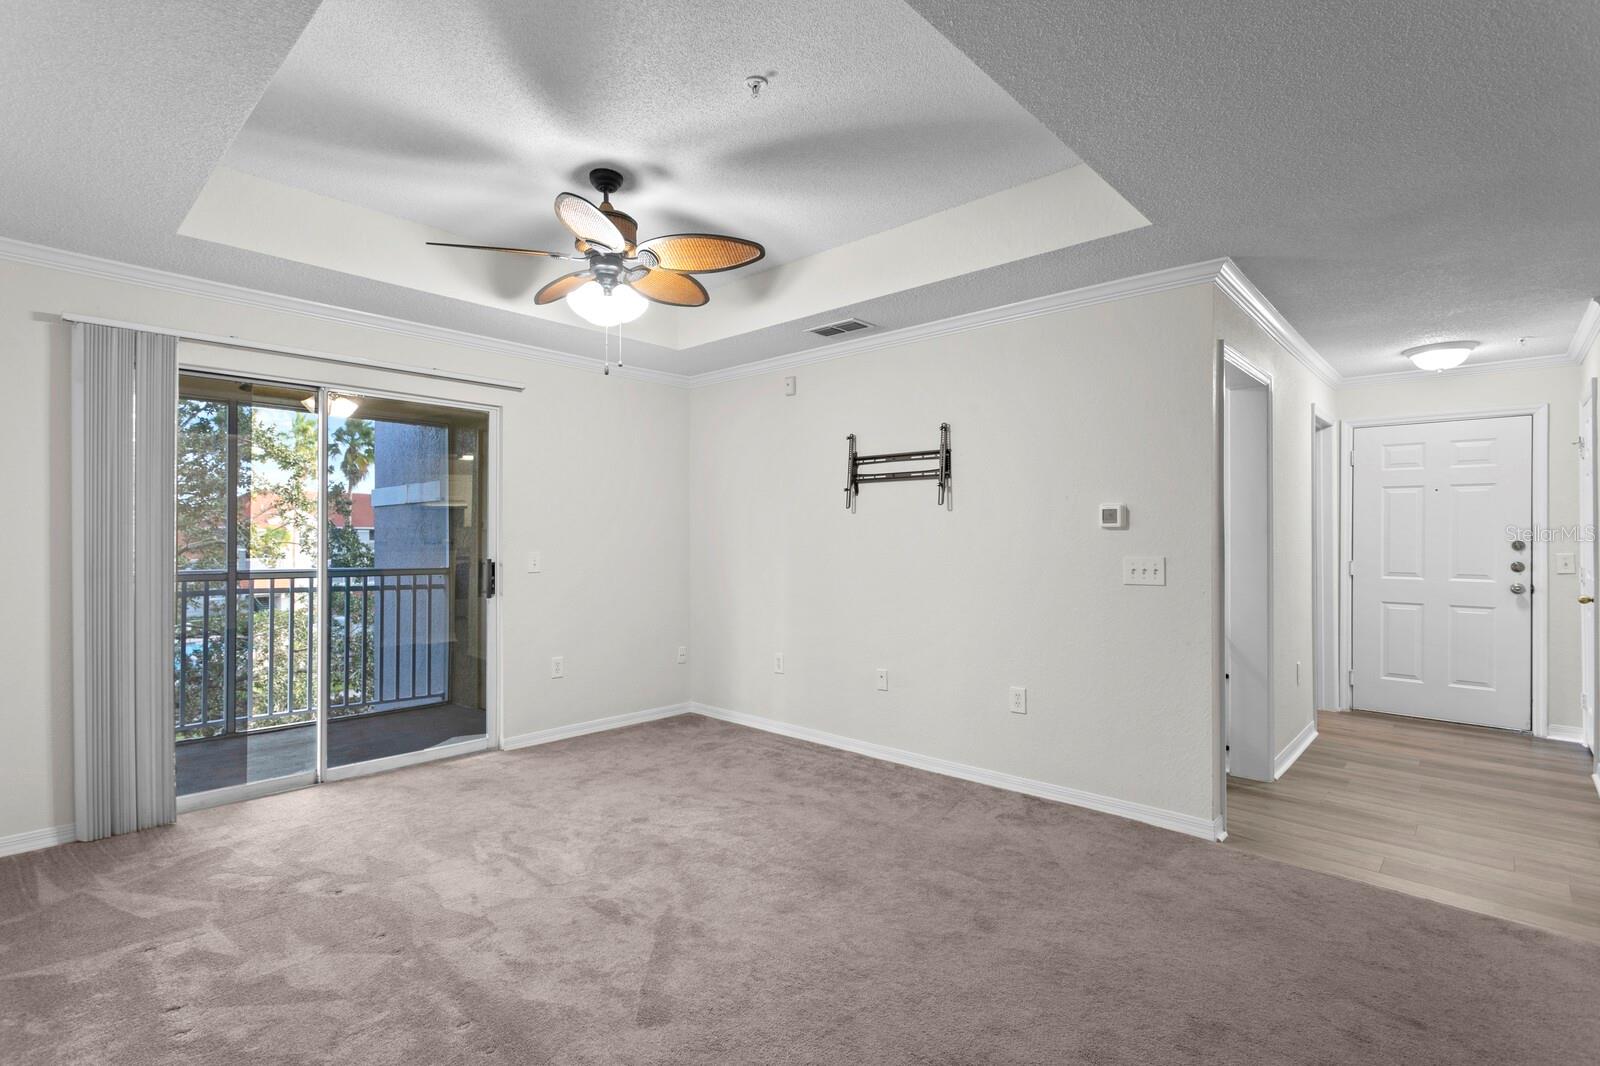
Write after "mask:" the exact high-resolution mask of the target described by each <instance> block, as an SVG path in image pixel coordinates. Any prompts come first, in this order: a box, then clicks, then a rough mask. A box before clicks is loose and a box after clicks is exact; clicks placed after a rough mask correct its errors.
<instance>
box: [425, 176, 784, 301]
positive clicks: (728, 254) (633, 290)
mask: <svg viewBox="0 0 1600 1066" xmlns="http://www.w3.org/2000/svg"><path fill="white" fill-rule="evenodd" d="M589 183H590V184H591V185H593V186H594V187H595V189H596V190H598V191H599V193H600V195H601V200H600V205H599V206H598V207H596V206H595V205H594V204H592V203H590V202H589V201H588V200H586V199H584V198H583V197H582V196H579V195H578V194H577V193H572V192H564V193H562V194H561V195H559V196H557V197H556V218H557V219H558V220H560V222H561V224H562V225H563V226H566V227H567V229H569V230H571V231H572V235H573V236H574V237H575V238H577V239H576V241H575V242H574V244H575V247H576V248H577V251H578V254H577V255H569V254H567V253H564V252H547V251H544V250H543V249H539V248H502V247H498V246H496V245H491V244H450V243H447V242H445V241H429V242H428V243H429V244H431V245H436V246H438V247H440V248H475V249H478V250H480V251H485V252H510V253H512V254H514V255H537V256H544V257H546V258H549V259H564V260H570V261H572V262H578V263H583V264H585V265H584V268H583V269H582V270H575V271H573V272H572V273H570V274H563V275H562V276H561V277H559V278H557V279H555V280H554V281H552V282H550V283H549V284H548V285H546V286H545V287H544V288H542V289H540V290H539V291H538V293H537V294H535V296H534V298H533V302H534V303H536V304H550V303H555V302H556V301H557V300H559V299H562V298H563V297H565V298H566V301H567V305H568V306H569V307H571V308H572V309H573V310H574V311H576V312H577V313H578V314H579V315H580V316H582V317H583V318H584V319H585V320H587V321H589V322H592V323H594V324H595V325H597V326H616V325H620V324H622V323H624V322H632V321H633V320H634V319H636V318H638V317H639V316H640V315H642V314H644V312H645V309H646V308H647V307H649V306H650V301H652V300H653V301H655V302H656V303H660V304H672V305H674V306H676V307H699V306H701V305H703V304H704V303H705V302H706V301H708V300H709V299H711V296H710V294H709V293H707V292H706V290H705V286H703V285H701V284H700V283H699V282H698V281H696V280H695V279H694V278H693V277H691V276H690V275H692V274H715V273H718V272H720V271H723V270H733V269H735V268H737V267H742V266H748V265H749V264H751V263H754V262H756V261H757V260H759V259H761V258H762V257H763V256H765V255H766V254H767V250H766V249H765V248H763V247H761V245H759V244H757V243H756V242H755V241H747V240H745V239H744V238H742V237H725V236H723V235H721V234H717V233H670V234H668V235H666V236H664V237H652V238H650V239H649V240H647V241H643V242H640V241H639V239H638V237H639V223H638V222H636V221H634V219H633V216H632V215H629V214H626V213H624V212H622V211H618V210H617V209H616V208H615V207H612V206H611V194H612V193H614V192H616V191H617V190H618V189H620V188H622V175H621V174H619V173H617V172H616V171H615V170H611V169H610V168H607V167H596V168H595V169H594V170H591V171H589Z"/></svg>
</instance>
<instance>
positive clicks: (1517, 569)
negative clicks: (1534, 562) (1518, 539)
mask: <svg viewBox="0 0 1600 1066" xmlns="http://www.w3.org/2000/svg"><path fill="white" fill-rule="evenodd" d="M1527 568H1528V567H1527V566H1526V565H1525V564H1524V563H1523V561H1522V560H1521V559H1518V560H1517V561H1516V562H1514V563H1512V564H1511V572H1512V573H1513V574H1520V573H1522V572H1523V571H1524V570H1526V569H1527Z"/></svg>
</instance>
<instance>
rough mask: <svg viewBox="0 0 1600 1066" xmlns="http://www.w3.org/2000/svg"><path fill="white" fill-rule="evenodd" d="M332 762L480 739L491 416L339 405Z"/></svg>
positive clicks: (333, 524) (334, 435)
mask: <svg viewBox="0 0 1600 1066" xmlns="http://www.w3.org/2000/svg"><path fill="white" fill-rule="evenodd" d="M329 412H330V414H329V420H328V467H327V486H328V488H327V499H328V513H327V522H328V526H327V539H328V553H329V556H328V558H329V566H328V589H329V624H330V636H331V644H330V648H329V652H330V659H329V663H328V676H329V700H328V760H327V763H328V767H329V768H330V769H332V768H337V767H344V766H349V765H352V764H356V763H362V762H369V761H372V760H378V759H393V758H395V757H398V756H406V755H410V754H412V753H415V752H419V751H427V750H429V749H433V748H438V747H441V746H446V745H451V744H458V743H461V742H464V741H468V740H474V739H482V738H483V737H484V735H485V728H486V717H487V715H486V708H487V704H486V701H485V699H484V695H485V672H486V671H485V657H484V646H485V641H484V636H485V626H484V614H485V610H486V602H485V592H486V591H488V590H487V589H486V588H485V587H484V582H485V581H486V580H487V576H488V564H487V562H486V553H485V549H486V542H485V529H484V508H483V498H484V491H483V485H484V467H485V465H486V462H487V459H488V457H487V455H485V454H484V448H483V445H484V443H485V440H486V438H487V434H488V416H487V415H486V414H484V413H483V412H480V411H468V410H461V409H459V408H450V407H440V406H434V405H429V404H421V403H415V402H411V401H402V400H390V399H384V398H381V397H370V396H367V397H354V396H336V397H335V398H334V399H333V400H331V401H330V404H329Z"/></svg>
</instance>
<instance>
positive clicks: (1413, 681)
mask: <svg viewBox="0 0 1600 1066" xmlns="http://www.w3.org/2000/svg"><path fill="white" fill-rule="evenodd" d="M1354 466H1355V469H1354V474H1353V476H1354V490H1355V495H1354V504H1353V515H1352V519H1353V523H1352V525H1353V532H1354V538H1353V552H1352V563H1353V566H1354V573H1353V574H1352V576H1351V586H1352V591H1351V605H1352V606H1351V612H1352V614H1351V627H1352V630H1351V638H1352V654H1353V659H1354V661H1353V664H1352V665H1353V667H1354V674H1355V676H1354V683H1353V692H1352V704H1353V706H1355V707H1359V708H1361V709H1363V710H1370V711H1383V712H1386V713H1390V714H1405V715H1413V716H1415V717H1420V718H1439V719H1444V720H1447V721H1452V722H1464V723H1467V724H1469V725H1486V726H1498V727H1500V728H1502V729H1523V730H1526V729H1530V728H1532V725H1533V670H1532V651H1533V610H1532V605H1531V600H1532V596H1533V593H1534V589H1535V582H1536V581H1538V580H1542V578H1543V575H1542V574H1541V575H1536V574H1534V573H1533V550H1532V544H1531V543H1530V540H1531V538H1530V537H1529V535H1528V533H1527V532H1526V531H1528V530H1529V528H1530V527H1531V526H1532V524H1533V420H1532V418H1531V417H1530V416H1528V415H1516V416H1512V417H1507V418H1480V419H1463V420H1461V421H1456V422H1421V423H1415V424H1410V425H1401V426H1368V427H1360V428H1358V429H1357V430H1356V431H1355V455H1354ZM1519 537H1520V538H1521V539H1520V540H1519ZM1519 544H1520V547H1519ZM1538 591H1539V592H1540V593H1542V592H1543V589H1540V590H1538Z"/></svg>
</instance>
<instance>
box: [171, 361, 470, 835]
mask: <svg viewBox="0 0 1600 1066" xmlns="http://www.w3.org/2000/svg"><path fill="white" fill-rule="evenodd" d="M178 422H179V425H178V462H177V501H178V504H177V511H178V514H177V545H176V549H177V573H176V577H177V592H178V595H177V604H178V606H177V613H176V618H175V619H174V638H175V653H174V654H175V663H176V667H177V684H176V690H175V692H174V701H173V711H174V713H173V722H174V728H175V730H176V737H177V741H178V745H177V778H178V794H179V796H180V797H191V799H190V801H189V802H188V804H187V805H188V806H200V805H204V803H207V802H212V801H220V800H225V799H231V798H239V797H240V796H242V795H248V794H252V793H254V792H264V791H272V790H275V789H276V788H280V787H293V786H296V785H299V784H306V783H310V782H311V781H314V780H318V779H322V778H327V777H339V776H346V775H348V774H350V773H355V772H362V771H363V770H365V769H372V768H381V767H387V766H390V765H397V764H400V763H404V762H410V761H418V760H420V759H424V758H429V757H433V756H435V755H437V754H445V753H451V752H454V751H462V750H470V748H471V747H472V745H473V744H474V743H476V744H477V746H480V747H481V746H483V744H484V743H485V741H486V736H487V732H488V728H487V719H488V702H487V698H486V697H487V691H488V684H487V656H486V648H487V633H488V625H487V605H486V602H485V601H486V597H487V596H488V595H490V594H492V589H491V588H489V587H488V584H489V582H491V581H492V574H493V566H492V563H490V562H489V561H488V554H487V553H488V530H487V526H486V521H485V519H486V508H485V500H486V481H485V467H486V465H487V462H488V458H489V457H488V455H487V443H488V435H489V432H488V431H489V420H488V415H487V413H486V412H483V411H479V410H471V409H463V408H455V407H448V406H444V405H435V404H427V403H419V402H413V401H407V400H397V399H390V398H385V397H381V396H365V395H359V394H356V393H354V392H336V391H332V390H329V389H325V388H315V387H309V386H308V387H297V386H290V385H283V384H279V383H269V382H250V381H240V380H236V379H231V378H222V377H216V376H211V375H204V374H184V375H182V377H181V379H180V383H179V413H178ZM202 794H209V795H202Z"/></svg>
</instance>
